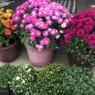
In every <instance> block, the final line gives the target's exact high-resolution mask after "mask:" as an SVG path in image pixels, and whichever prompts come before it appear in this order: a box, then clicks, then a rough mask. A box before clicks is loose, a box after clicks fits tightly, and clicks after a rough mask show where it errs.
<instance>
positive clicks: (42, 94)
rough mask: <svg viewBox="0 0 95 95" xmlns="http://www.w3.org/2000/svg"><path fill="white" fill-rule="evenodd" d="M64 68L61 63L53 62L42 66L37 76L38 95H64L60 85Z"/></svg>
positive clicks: (64, 71)
mask: <svg viewBox="0 0 95 95" xmlns="http://www.w3.org/2000/svg"><path fill="white" fill-rule="evenodd" d="M65 73H66V68H65V67H64V66H63V65H62V64H58V63H53V64H50V65H47V66H45V67H43V68H42V69H41V70H40V72H39V74H38V78H37V90H38V92H39V94H38V95H65V93H66V92H65V91H64V89H63V87H62V84H63V77H64V74H65Z"/></svg>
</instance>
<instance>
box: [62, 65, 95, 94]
mask: <svg viewBox="0 0 95 95" xmlns="http://www.w3.org/2000/svg"><path fill="white" fill-rule="evenodd" d="M63 89H64V91H65V92H66V95H95V81H94V78H93V71H92V70H91V69H90V68H86V67H77V66H76V65H73V66H71V67H69V68H68V69H67V70H66V73H65V74H64V78H63Z"/></svg>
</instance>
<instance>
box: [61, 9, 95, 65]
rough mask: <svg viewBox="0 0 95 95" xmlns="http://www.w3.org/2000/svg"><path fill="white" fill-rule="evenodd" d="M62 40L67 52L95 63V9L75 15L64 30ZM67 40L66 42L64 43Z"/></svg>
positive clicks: (92, 63)
mask: <svg viewBox="0 0 95 95" xmlns="http://www.w3.org/2000/svg"><path fill="white" fill-rule="evenodd" d="M63 36H64V40H61V41H60V44H62V46H63V47H64V46H65V47H66V48H67V52H68V53H69V52H70V53H71V54H73V55H75V56H78V57H77V60H79V57H80V58H81V59H84V60H85V61H88V62H89V63H91V65H94V64H95V9H90V10H87V11H85V12H82V13H79V14H77V15H75V16H74V17H73V18H72V20H71V21H70V22H69V23H68V25H67V29H65V30H64V31H63ZM64 42H65V43H64Z"/></svg>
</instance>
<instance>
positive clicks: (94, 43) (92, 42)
mask: <svg viewBox="0 0 95 95" xmlns="http://www.w3.org/2000/svg"><path fill="white" fill-rule="evenodd" d="M90 48H91V49H92V48H95V41H91V44H90Z"/></svg>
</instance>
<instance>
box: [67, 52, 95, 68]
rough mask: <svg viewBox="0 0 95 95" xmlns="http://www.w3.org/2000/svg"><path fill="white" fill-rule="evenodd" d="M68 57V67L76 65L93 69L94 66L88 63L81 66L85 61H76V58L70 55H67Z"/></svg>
mask: <svg viewBox="0 0 95 95" xmlns="http://www.w3.org/2000/svg"><path fill="white" fill-rule="evenodd" d="M67 56H68V60H69V63H70V66H72V65H74V64H76V65H77V66H85V67H88V68H91V69H92V68H93V67H94V66H91V64H90V63H88V62H87V61H86V62H85V63H83V64H82V62H84V61H85V60H84V59H81V58H80V60H79V61H78V60H77V56H74V55H72V54H70V53H68V54H67Z"/></svg>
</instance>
